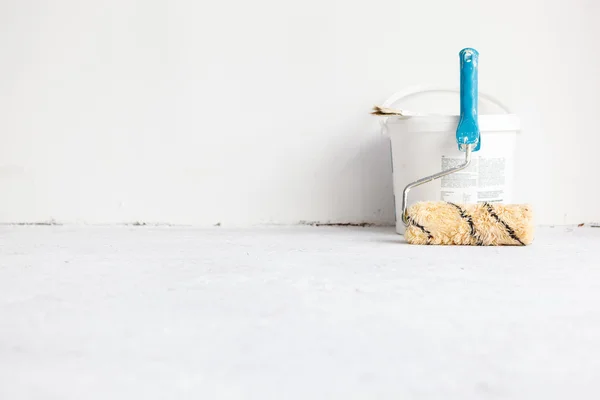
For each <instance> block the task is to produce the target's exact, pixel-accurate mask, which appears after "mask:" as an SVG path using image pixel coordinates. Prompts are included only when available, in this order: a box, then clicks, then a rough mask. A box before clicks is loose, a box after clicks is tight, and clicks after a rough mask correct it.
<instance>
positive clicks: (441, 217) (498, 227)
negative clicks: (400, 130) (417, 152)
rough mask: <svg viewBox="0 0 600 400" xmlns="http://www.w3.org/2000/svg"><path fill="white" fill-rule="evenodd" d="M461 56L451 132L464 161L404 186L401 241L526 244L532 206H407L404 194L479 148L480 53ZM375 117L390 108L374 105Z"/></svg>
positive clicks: (449, 171) (529, 239) (466, 51)
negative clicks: (455, 119)
mask: <svg viewBox="0 0 600 400" xmlns="http://www.w3.org/2000/svg"><path fill="white" fill-rule="evenodd" d="M459 58H460V118H459V122H458V126H457V128H456V141H457V145H458V150H459V151H460V152H463V153H464V154H465V156H464V157H465V158H464V162H463V163H462V164H460V165H458V166H456V167H454V168H451V169H447V170H444V171H441V172H438V173H437V174H434V175H431V176H427V177H424V178H421V179H418V180H416V181H414V182H411V183H409V184H408V185H407V186H406V187H405V188H404V191H403V195H402V222H403V223H404V225H405V226H406V230H405V232H404V237H405V239H406V241H407V242H408V243H410V244H421V245H472V246H526V245H529V244H531V243H532V242H533V237H534V223H533V211H532V207H531V206H530V205H528V204H500V203H493V204H492V203H488V202H483V203H475V204H458V203H451V202H447V201H420V202H417V203H416V204H413V205H411V206H410V207H407V204H408V193H409V191H410V190H411V189H412V188H414V187H417V186H420V185H423V184H425V183H428V182H431V181H433V180H435V179H439V178H442V177H444V176H447V175H450V174H453V173H455V172H458V171H461V170H463V169H465V168H467V167H468V166H469V165H470V164H471V156H472V153H473V152H477V151H479V150H480V149H481V134H480V131H479V123H478V84H477V83H478V68H479V65H478V64H479V53H478V52H477V50H475V49H473V48H465V49H463V50H461V51H460V53H459ZM372 114H374V115H391V114H394V113H393V110H388V109H383V108H379V107H375V109H374V112H373V113H372Z"/></svg>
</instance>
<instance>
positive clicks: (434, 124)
mask: <svg viewBox="0 0 600 400" xmlns="http://www.w3.org/2000/svg"><path fill="white" fill-rule="evenodd" d="M459 120H460V116H459V115H425V116H408V117H407V116H390V117H387V118H386V122H385V124H386V125H401V126H402V127H403V128H404V129H406V130H407V131H409V132H448V131H455V130H456V127H457V126H458V121H459ZM478 120H479V130H480V131H481V132H518V131H520V130H521V121H520V119H519V117H518V116H517V115H515V114H483V115H479V116H478Z"/></svg>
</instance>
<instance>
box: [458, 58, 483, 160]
mask: <svg viewBox="0 0 600 400" xmlns="http://www.w3.org/2000/svg"><path fill="white" fill-rule="evenodd" d="M459 58H460V120H459V122H458V127H457V128H456V142H457V143H458V149H459V150H461V151H465V146H464V145H466V144H474V145H476V146H475V148H474V149H473V150H472V151H478V150H479V148H480V147H481V137H480V133H479V121H478V118H477V106H478V96H477V91H478V85H477V78H478V76H477V75H478V71H479V53H478V52H477V50H475V49H472V48H466V49H462V50H461V51H460V53H459Z"/></svg>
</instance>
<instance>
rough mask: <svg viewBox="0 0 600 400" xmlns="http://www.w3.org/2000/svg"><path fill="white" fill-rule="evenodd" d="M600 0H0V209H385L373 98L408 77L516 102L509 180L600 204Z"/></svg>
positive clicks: (558, 206)
mask: <svg viewBox="0 0 600 400" xmlns="http://www.w3.org/2000/svg"><path fill="white" fill-rule="evenodd" d="M599 17H600V2H597V1H594V0H571V1H567V0H563V1H548V0H546V1H533V0H529V1H527V0H508V1H502V2H489V1H467V0H458V1H446V0H436V1H405V0H384V1H379V2H366V1H358V0H350V1H333V0H318V1H314V0H308V1H302V2H300V1H295V2H290V1H281V0H256V1H245V0H233V1H228V2H227V1H224V2H219V1H197V0H105V1H90V0H87V1H82V0H56V1H52V2H50V1H42V0H3V1H2V2H0V29H1V30H0V49H1V53H0V222H27V221H30V222H32V221H45V220H49V219H54V220H56V221H58V222H64V223H71V222H75V223H80V222H84V223H120V222H134V221H144V222H162V223H183V224H200V225H212V224H215V223H217V222H221V223H222V224H223V225H228V224H230V225H231V224H237V225H240V224H257V223H258V224H260V223H295V222H298V221H300V220H305V221H333V222H336V221H337V222H376V223H386V222H389V223H391V222H393V219H394V216H393V198H392V186H391V172H390V171H391V168H390V155H389V145H388V143H387V141H386V139H384V138H382V137H381V136H380V135H379V134H378V132H377V127H378V125H377V121H376V119H375V118H374V117H372V116H370V115H369V114H368V112H369V110H370V108H371V106H372V105H374V104H376V103H377V104H379V103H381V102H383V101H384V100H385V98H386V97H388V96H389V95H390V94H391V93H392V92H394V91H396V90H398V89H400V88H403V87H405V86H407V85H413V84H417V83H439V84H444V85H456V84H457V83H458V81H457V78H458V69H457V68H458V56H457V53H458V51H459V50H460V49H461V48H463V47H467V46H472V47H475V48H477V49H478V50H479V51H480V54H481V56H480V57H481V70H480V89H481V90H486V91H490V92H492V93H494V94H496V95H497V96H498V97H500V98H502V99H503V100H504V101H505V102H506V103H509V104H510V105H511V106H512V107H513V108H514V110H515V112H516V113H517V114H519V115H520V116H521V118H522V123H523V129H524V130H523V136H522V138H521V143H522V147H521V149H520V153H519V157H520V158H519V160H518V161H519V167H520V170H521V171H522V173H521V174H520V176H519V182H518V184H519V186H518V194H519V200H520V201H531V202H533V204H534V205H535V206H536V209H537V211H538V222H539V223H542V224H561V223H578V222H584V221H591V220H600V201H599V195H600V189H599V188H600V178H598V177H597V176H596V174H597V173H598V172H600V158H599V157H598V156H597V153H598V151H599V149H600V138H599V137H600V129H599V128H600V123H599V122H598V115H600V94H599V93H600V78H599V75H600V74H599V73H598V71H599V70H600V69H599V68H600V56H599V54H598V53H599V52H598V43H597V40H598V38H599V37H600V28H598V20H599Z"/></svg>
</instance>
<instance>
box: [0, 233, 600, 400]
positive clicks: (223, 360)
mask: <svg viewBox="0 0 600 400" xmlns="http://www.w3.org/2000/svg"><path fill="white" fill-rule="evenodd" d="M599 381H600V228H585V227H584V228H565V227H561V228H559V227H556V228H545V229H540V230H539V231H538V234H537V239H536V242H535V243H534V245H532V246H531V247H528V248H480V247H472V248H467V247H416V246H408V245H405V244H403V243H402V238H401V237H400V236H397V235H396V234H395V233H394V232H393V229H392V228H378V229H374V228H327V227H289V228H258V229H246V230H243V229H242V230H232V229H226V228H214V229H207V230H201V229H193V228H178V227H148V226H144V227H63V226H3V227H0V399H2V400H13V399H28V400H31V399H77V400H81V399H86V400H87V399H113V400H114V399H117V400H118V399H145V400H147V399H261V400H262V399H303V400H304V399H344V400H346V399H369V400H371V399H395V400H397V399H446V400H447V399H461V400H464V399H545V400H547V399H565V398H576V399H596V398H599V396H600V385H598V382H599Z"/></svg>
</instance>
